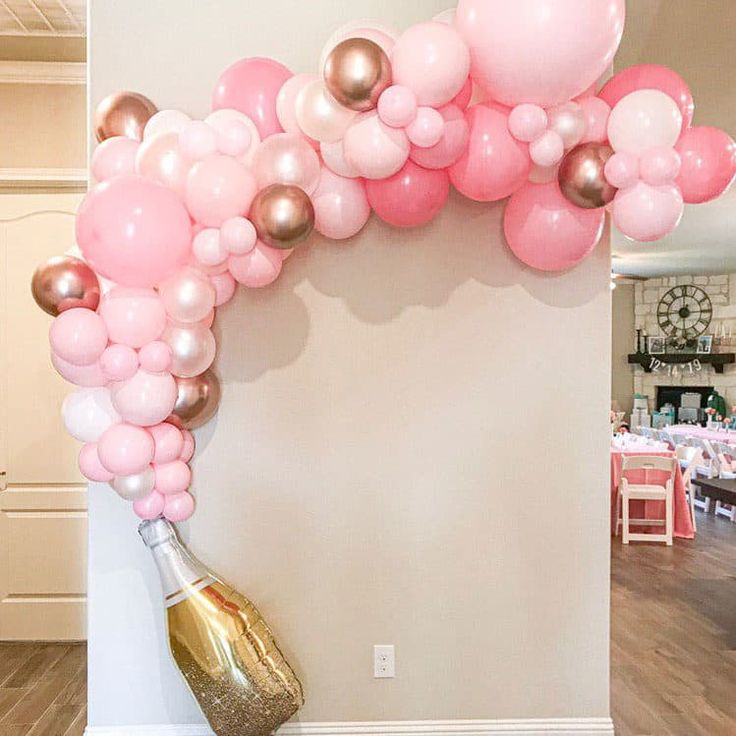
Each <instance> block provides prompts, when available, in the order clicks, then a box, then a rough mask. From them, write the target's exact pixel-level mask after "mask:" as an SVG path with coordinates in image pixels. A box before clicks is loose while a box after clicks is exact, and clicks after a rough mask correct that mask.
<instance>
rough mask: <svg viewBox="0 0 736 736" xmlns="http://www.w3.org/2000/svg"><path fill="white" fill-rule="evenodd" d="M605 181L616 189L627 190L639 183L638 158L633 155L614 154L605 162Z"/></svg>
mask: <svg viewBox="0 0 736 736" xmlns="http://www.w3.org/2000/svg"><path fill="white" fill-rule="evenodd" d="M604 173H605V176H606V181H607V182H608V183H609V184H610V185H611V186H613V187H616V189H628V188H629V187H633V186H634V184H636V183H637V182H638V181H639V176H640V174H639V157H638V156H635V155H634V154H633V153H624V152H621V153H614V154H613V156H611V158H609V159H608V161H607V162H606V168H605V170H604Z"/></svg>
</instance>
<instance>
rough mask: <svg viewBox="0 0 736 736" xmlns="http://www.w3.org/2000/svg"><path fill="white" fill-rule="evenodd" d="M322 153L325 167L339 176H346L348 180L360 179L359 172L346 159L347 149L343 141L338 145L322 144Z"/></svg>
mask: <svg viewBox="0 0 736 736" xmlns="http://www.w3.org/2000/svg"><path fill="white" fill-rule="evenodd" d="M319 149H320V153H321V154H322V160H323V161H324V164H325V166H327V167H328V168H329V169H330V171H333V172H334V173H335V174H337V175H338V176H344V177H346V178H348V179H354V178H356V177H359V176H360V174H359V173H358V170H357V169H356V168H355V167H354V166H351V165H350V164H349V163H348V162H347V160H346V159H345V147H344V145H343V141H338V142H337V143H321V144H320V147H319Z"/></svg>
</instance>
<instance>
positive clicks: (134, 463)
mask: <svg viewBox="0 0 736 736" xmlns="http://www.w3.org/2000/svg"><path fill="white" fill-rule="evenodd" d="M153 452H154V444H153V437H151V435H150V434H149V433H148V432H147V431H146V430H145V429H143V428H142V427H134V426H133V425H132V424H116V425H115V426H113V427H110V429H108V430H106V431H105V432H104V434H103V435H102V437H100V440H99V442H98V443H97V455H98V456H99V458H100V463H102V466H103V467H104V468H105V469H106V470H108V471H109V472H110V473H113V475H135V474H136V473H142V472H143V471H144V470H145V469H146V468H147V467H148V466H149V465H150V464H151V461H152V460H153Z"/></svg>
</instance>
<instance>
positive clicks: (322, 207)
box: [312, 168, 371, 240]
mask: <svg viewBox="0 0 736 736" xmlns="http://www.w3.org/2000/svg"><path fill="white" fill-rule="evenodd" d="M312 204H313V205H314V218H315V222H314V226H315V228H316V230H317V232H320V233H322V235H324V236H325V237H327V238H332V239H333V240H342V239H344V238H350V237H352V236H353V235H355V234H356V233H358V232H360V230H362V229H363V226H364V225H365V224H366V222H368V218H369V217H370V215H371V208H370V205H369V204H368V198H367V196H366V193H365V186H364V184H363V182H361V181H360V180H359V179H346V178H345V177H342V176H338V175H337V174H334V173H333V172H332V171H330V170H329V169H327V168H324V169H323V170H322V176H321V178H320V182H319V186H318V187H317V191H316V192H315V193H314V194H313V195H312Z"/></svg>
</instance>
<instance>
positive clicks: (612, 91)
mask: <svg viewBox="0 0 736 736" xmlns="http://www.w3.org/2000/svg"><path fill="white" fill-rule="evenodd" d="M641 89H656V90H659V91H660V92H664V93H665V94H666V95H669V96H670V97H671V98H672V99H673V100H674V101H675V102H676V103H677V106H678V107H679V108H680V112H681V113H682V131H683V132H684V131H686V130H687V129H688V128H689V127H690V126H691V125H692V122H693V116H694V115H695V102H694V101H693V95H692V92H691V91H690V88H689V87H688V86H687V83H686V82H685V80H684V79H683V78H682V77H681V76H680V75H679V74H678V73H677V72H674V71H672V69H669V68H668V67H666V66H660V65H659V64H638V65H637V66H632V67H629V68H628V69H624V70H623V71H620V72H619V73H618V74H616V75H615V76H613V77H612V78H611V79H610V80H609V81H608V82H607V83H606V85H605V86H604V87H603V89H602V90H601V91H600V92H599V93H598V97H600V98H601V99H602V100H603V101H604V102H607V103H608V105H609V107H611V108H614V107H616V105H617V104H618V103H619V102H621V100H622V99H623V98H624V97H626V96H627V95H630V94H631V93H632V92H637V91H639V90H641Z"/></svg>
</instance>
